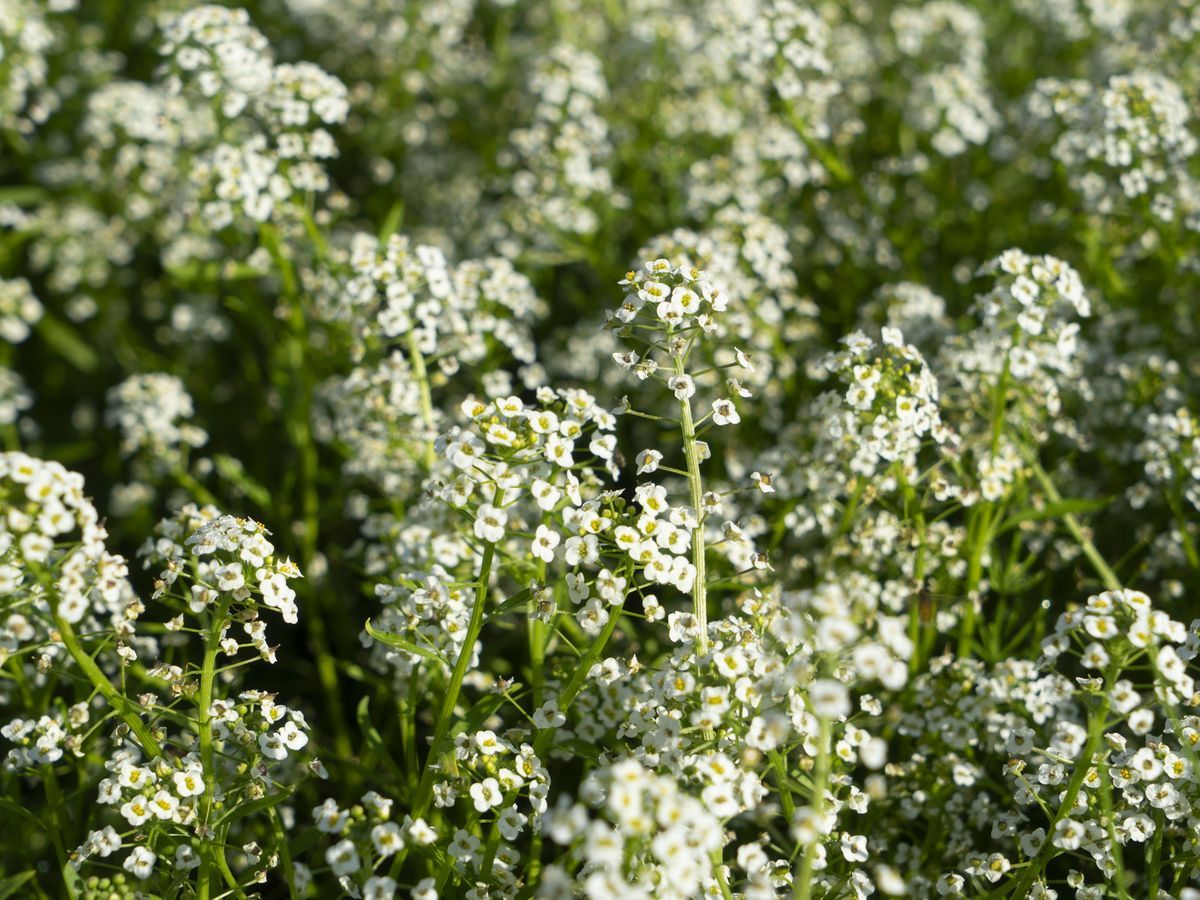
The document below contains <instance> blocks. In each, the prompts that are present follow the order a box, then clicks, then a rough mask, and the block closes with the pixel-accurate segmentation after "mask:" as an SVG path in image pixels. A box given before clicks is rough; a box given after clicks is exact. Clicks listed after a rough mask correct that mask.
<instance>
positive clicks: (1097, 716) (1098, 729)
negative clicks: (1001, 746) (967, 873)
mask: <svg viewBox="0 0 1200 900" xmlns="http://www.w3.org/2000/svg"><path fill="white" fill-rule="evenodd" d="M1111 680H1112V679H1111V678H1106V679H1105V683H1104V688H1103V691H1102V693H1101V695H1100V703H1099V704H1098V706H1097V707H1096V709H1095V710H1093V711H1092V713H1091V714H1090V715H1089V716H1088V737H1087V743H1086V744H1085V745H1084V748H1083V752H1082V753H1081V754H1080V756H1079V759H1078V761H1077V763H1076V765H1075V771H1074V773H1073V774H1072V775H1071V780H1070V781H1069V782H1068V783H1067V790H1066V792H1065V793H1064V794H1063V798H1062V803H1061V805H1060V806H1059V808H1058V812H1057V813H1055V815H1054V819H1053V820H1052V821H1051V822H1050V823H1049V827H1048V828H1047V829H1046V840H1045V842H1044V843H1043V844H1042V847H1041V849H1040V850H1039V851H1038V853H1037V856H1035V857H1034V858H1033V859H1032V860H1030V862H1029V865H1028V866H1027V867H1025V869H1023V870H1022V872H1021V874H1020V876H1019V877H1018V878H1017V880H1016V882H1015V884H1014V885H1013V886H1012V888H1011V889H1010V888H1007V887H1004V888H999V889H997V892H995V893H993V894H991V895H989V896H992V897H999V896H1007V897H1012V898H1014V900H1016V898H1023V897H1025V896H1026V895H1027V894H1028V893H1029V889H1030V887H1032V886H1033V883H1034V881H1036V880H1037V879H1038V878H1039V877H1040V876H1041V874H1042V872H1043V871H1045V868H1046V863H1048V862H1049V861H1050V859H1051V858H1052V857H1053V856H1054V853H1055V848H1054V844H1053V843H1052V839H1053V837H1054V829H1055V828H1056V827H1057V826H1058V823H1059V822H1061V821H1062V820H1063V819H1065V818H1066V817H1067V814H1068V813H1069V812H1070V811H1071V810H1072V809H1074V808H1075V798H1076V797H1077V796H1079V791H1080V789H1081V788H1082V787H1083V781H1084V779H1085V778H1087V774H1088V770H1089V769H1090V768H1091V765H1092V758H1093V757H1094V756H1095V754H1096V751H1097V750H1099V749H1100V743H1101V741H1102V740H1103V739H1104V727H1105V724H1106V723H1107V720H1108V692H1109V690H1110V685H1111Z"/></svg>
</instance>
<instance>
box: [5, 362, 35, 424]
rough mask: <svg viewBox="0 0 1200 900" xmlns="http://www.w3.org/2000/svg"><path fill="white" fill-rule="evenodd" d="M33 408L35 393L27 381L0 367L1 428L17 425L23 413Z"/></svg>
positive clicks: (10, 370)
mask: <svg viewBox="0 0 1200 900" xmlns="http://www.w3.org/2000/svg"><path fill="white" fill-rule="evenodd" d="M32 407H33V392H32V391H30V390H29V388H28V387H27V386H26V384H25V379H24V378H22V377H21V376H20V375H19V374H17V373H16V372H14V371H13V370H12V369H9V368H6V367H4V366H0V426H2V425H13V424H16V422H17V420H18V419H19V418H20V415H21V413H23V412H25V411H26V410H28V409H30V408H32Z"/></svg>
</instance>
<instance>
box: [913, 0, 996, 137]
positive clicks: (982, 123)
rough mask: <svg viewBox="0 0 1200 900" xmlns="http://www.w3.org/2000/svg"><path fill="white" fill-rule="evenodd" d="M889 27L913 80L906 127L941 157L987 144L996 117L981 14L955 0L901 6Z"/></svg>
mask: <svg viewBox="0 0 1200 900" xmlns="http://www.w3.org/2000/svg"><path fill="white" fill-rule="evenodd" d="M891 25H892V28H893V29H894V32H895V42H896V47H897V50H898V52H899V54H900V56H901V59H902V60H903V61H904V63H905V67H906V68H907V69H909V70H910V72H911V73H912V76H911V77H912V78H913V80H912V83H911V85H906V88H910V89H909V90H908V91H907V94H906V98H905V107H906V114H907V121H908V122H910V123H911V124H912V126H913V127H914V128H915V129H916V130H917V131H918V132H919V133H921V134H925V135H928V136H929V143H930V146H932V148H933V149H934V150H935V151H936V152H937V153H939V154H941V155H942V156H958V155H960V154H962V153H964V152H966V150H967V149H968V148H969V147H971V146H972V145H975V146H978V145H982V144H984V143H986V142H987V140H988V138H989V136H990V135H991V133H992V131H993V130H994V129H995V128H996V127H997V126H998V125H999V124H1000V116H999V114H998V113H997V112H996V109H995V107H994V106H993V104H992V101H991V98H990V96H989V85H988V80H989V79H988V75H987V70H986V44H985V40H984V32H985V29H984V23H983V19H982V18H981V16H980V14H979V13H977V12H976V11H975V10H973V9H971V8H970V7H968V6H966V5H965V4H962V3H957V2H953V0H934V2H932V3H925V4H921V5H912V6H909V5H905V6H899V7H898V8H897V9H896V10H895V11H894V12H893V13H892V16H891Z"/></svg>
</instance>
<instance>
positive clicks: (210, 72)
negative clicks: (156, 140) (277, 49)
mask: <svg viewBox="0 0 1200 900" xmlns="http://www.w3.org/2000/svg"><path fill="white" fill-rule="evenodd" d="M163 36H164V42H163V44H162V46H161V50H160V52H161V53H162V54H163V56H164V57H165V58H166V61H165V62H164V64H163V68H162V73H161V75H160V78H161V83H162V86H163V87H162V89H163V90H164V91H165V93H166V94H167V96H168V97H171V96H175V95H180V94H185V95H188V96H190V97H194V98H196V99H195V101H194V102H198V103H203V104H206V105H208V106H210V107H211V108H212V110H213V111H214V113H215V114H216V115H217V117H218V122H217V127H216V139H217V140H216V143H214V144H213V145H212V146H211V147H210V148H208V149H206V150H204V151H203V152H201V153H199V154H198V155H197V156H196V159H195V161H194V163H193V164H192V168H191V172H190V173H189V175H188V178H189V181H190V183H191V186H192V189H193V190H194V192H195V198H194V203H195V205H196V207H197V209H196V212H198V213H199V214H200V215H202V216H203V219H204V221H205V222H206V223H207V224H208V226H209V228H211V229H213V230H220V229H222V228H225V227H227V226H229V225H232V224H234V223H235V222H237V221H239V220H242V219H245V220H247V221H248V222H249V223H251V225H255V226H256V225H257V223H261V222H268V221H276V220H284V221H286V220H288V219H289V218H292V217H295V216H296V215H297V214H299V212H300V210H301V209H303V208H304V204H305V198H307V197H309V196H311V195H312V194H315V193H321V192H324V191H326V190H328V188H329V186H330V185H329V178H328V175H327V174H326V172H325V169H324V167H323V161H324V160H327V159H330V158H332V157H335V156H336V155H337V146H336V144H335V142H334V140H333V137H332V135H331V134H330V133H329V131H328V130H327V128H328V127H331V126H335V125H338V124H341V123H342V122H344V121H345V120H346V115H347V113H348V112H349V101H348V99H347V92H346V87H345V85H343V84H342V83H341V82H340V81H339V80H338V79H337V78H335V77H333V76H332V75H329V74H328V73H326V72H325V71H323V70H322V69H320V68H319V67H318V66H315V65H312V64H311V63H298V64H287V63H281V64H277V63H275V62H274V60H273V59H272V56H271V52H270V47H269V44H268V41H267V39H266V37H265V36H264V35H263V34H262V32H260V31H258V29H256V28H255V27H254V26H253V25H251V24H250V17H249V14H248V13H247V12H246V11H245V10H244V9H228V8H226V7H221V6H213V5H202V6H197V7H194V8H192V9H190V10H188V11H187V12H185V13H183V14H182V15H179V16H173V17H168V18H167V19H166V20H165V21H164V24H163Z"/></svg>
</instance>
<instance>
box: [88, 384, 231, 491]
mask: <svg viewBox="0 0 1200 900" xmlns="http://www.w3.org/2000/svg"><path fill="white" fill-rule="evenodd" d="M194 415H195V408H194V406H193V404H192V395H191V394H189V393H188V392H187V389H186V388H184V386H183V382H182V381H180V379H178V378H176V377H175V376H174V375H168V374H166V373H165V372H151V373H147V374H145V375H131V376H130V377H129V378H126V379H125V380H124V381H122V382H121V383H120V384H118V385H116V386H115V387H113V388H110V389H109V391H108V408H107V410H106V411H105V414H104V419H105V423H106V424H107V425H108V426H109V427H111V428H116V429H117V431H118V432H119V433H120V435H121V453H123V454H124V455H126V456H134V455H138V456H143V457H145V458H146V459H148V460H149V461H150V462H152V463H156V464H159V465H163V466H166V467H173V466H178V465H180V464H181V462H182V460H183V458H184V455H185V454H186V452H187V449H189V448H194V447H202V446H204V444H205V443H206V442H207V441H208V434H207V433H205V431H204V429H202V428H199V427H197V426H196V425H193V424H192V423H191V421H190V420H191V418H192V417H193V416H194Z"/></svg>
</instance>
